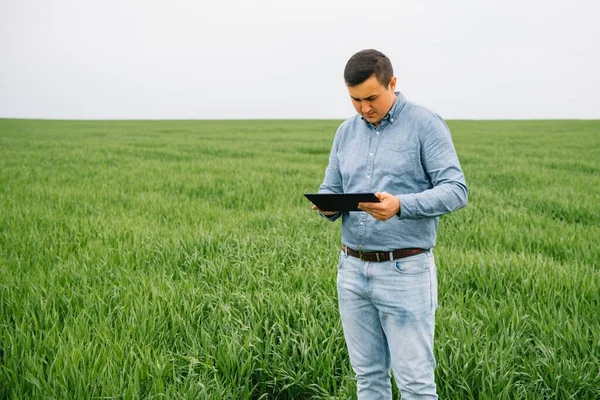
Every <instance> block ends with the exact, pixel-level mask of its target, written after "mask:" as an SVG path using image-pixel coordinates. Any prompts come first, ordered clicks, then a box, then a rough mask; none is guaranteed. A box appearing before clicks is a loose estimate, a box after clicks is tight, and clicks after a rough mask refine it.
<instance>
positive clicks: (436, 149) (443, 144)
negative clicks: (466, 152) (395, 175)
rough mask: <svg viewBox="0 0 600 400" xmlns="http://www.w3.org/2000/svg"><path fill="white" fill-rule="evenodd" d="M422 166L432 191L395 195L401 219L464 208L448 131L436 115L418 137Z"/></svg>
mask: <svg viewBox="0 0 600 400" xmlns="http://www.w3.org/2000/svg"><path fill="white" fill-rule="evenodd" d="M419 141H420V144H421V163H422V166H423V170H424V171H425V173H426V174H427V176H428V177H429V179H430V182H431V185H432V187H431V189H428V190H425V191H423V192H421V193H411V194H401V195H398V196H397V197H398V199H399V200H400V213H399V215H398V218H400V219H423V218H434V217H438V216H440V215H443V214H446V213H449V212H452V211H455V210H458V209H460V208H462V207H464V206H466V205H467V201H468V189H467V184H466V182H465V177H464V174H463V171H462V169H461V167H460V163H459V161H458V156H457V155H456V150H455V149H454V145H453V143H452V136H451V134H450V129H448V126H447V125H446V123H445V122H444V120H443V119H442V118H441V117H440V116H438V115H437V114H436V115H434V116H433V117H432V119H431V120H430V121H429V124H428V125H427V128H425V129H424V130H423V134H422V135H421V137H420V138H419Z"/></svg>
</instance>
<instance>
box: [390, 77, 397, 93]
mask: <svg viewBox="0 0 600 400" xmlns="http://www.w3.org/2000/svg"><path fill="white" fill-rule="evenodd" d="M389 88H390V89H391V90H392V92H394V91H395V90H396V77H395V76H392V79H390V85H389Z"/></svg>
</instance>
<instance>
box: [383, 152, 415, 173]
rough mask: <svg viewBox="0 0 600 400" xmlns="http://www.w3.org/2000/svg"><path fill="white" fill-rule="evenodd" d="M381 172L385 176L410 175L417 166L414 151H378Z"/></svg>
mask: <svg viewBox="0 0 600 400" xmlns="http://www.w3.org/2000/svg"><path fill="white" fill-rule="evenodd" d="M380 152H381V153H380V163H381V164H380V165H381V170H382V171H383V172H384V174H386V175H392V176H398V177H399V176H405V175H412V174H414V172H415V168H416V166H417V165H418V161H419V159H418V156H417V151H416V149H412V148H405V149H402V148H384V149H381V150H380Z"/></svg>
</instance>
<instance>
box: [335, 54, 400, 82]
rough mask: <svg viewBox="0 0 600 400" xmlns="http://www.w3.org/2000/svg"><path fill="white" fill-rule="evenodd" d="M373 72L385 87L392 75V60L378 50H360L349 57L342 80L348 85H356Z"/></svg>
mask: <svg viewBox="0 0 600 400" xmlns="http://www.w3.org/2000/svg"><path fill="white" fill-rule="evenodd" d="M373 74H375V77H376V78H377V80H378V81H379V83H381V84H382V85H383V86H385V87H387V86H388V85H389V84H390V80H391V79H392V76H394V69H393V68H392V62H391V61H390V59H389V58H387V56H386V55H385V54H383V53H382V52H380V51H377V50H374V49H368V50H361V51H359V52H358V53H356V54H354V55H353V56H352V57H350V59H349V60H348V62H347V63H346V68H344V81H345V82H346V85H348V86H356V85H360V84H361V83H363V82H364V81H366V80H367V79H369V77H371V75H373Z"/></svg>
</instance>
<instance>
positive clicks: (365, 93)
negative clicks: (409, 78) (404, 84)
mask: <svg viewBox="0 0 600 400" xmlns="http://www.w3.org/2000/svg"><path fill="white" fill-rule="evenodd" d="M346 87H347V88H348V93H350V98H351V99H352V105H353V106H354V108H355V109H356V112H357V113H359V114H360V115H362V116H363V117H364V118H365V119H366V120H367V121H369V122H370V123H372V124H375V125H379V122H380V121H381V120H382V119H383V117H385V116H386V114H387V113H388V111H389V110H390V109H391V108H392V105H393V104H394V101H396V95H395V94H394V90H396V77H392V80H391V81H390V84H389V85H388V87H385V86H383V85H382V84H381V83H379V81H378V80H377V78H376V77H375V75H371V76H370V77H369V78H368V79H367V80H366V81H364V82H363V83H361V84H359V85H356V86H346Z"/></svg>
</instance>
